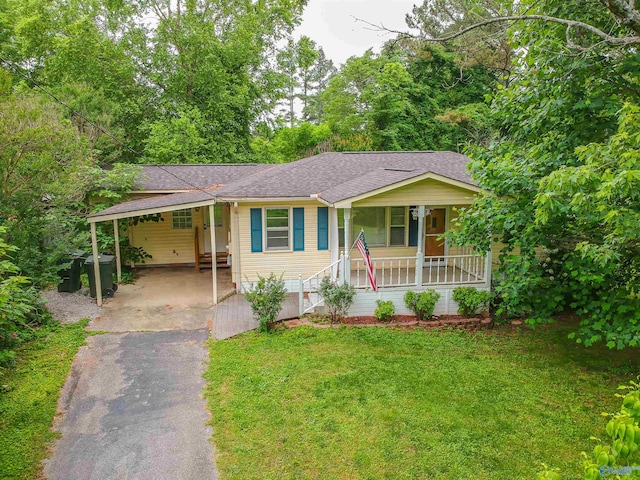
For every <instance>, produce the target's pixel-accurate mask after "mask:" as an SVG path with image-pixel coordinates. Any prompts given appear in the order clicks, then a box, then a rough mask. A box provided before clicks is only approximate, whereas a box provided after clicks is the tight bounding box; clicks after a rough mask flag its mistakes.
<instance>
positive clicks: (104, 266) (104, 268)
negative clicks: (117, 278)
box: [84, 254, 118, 298]
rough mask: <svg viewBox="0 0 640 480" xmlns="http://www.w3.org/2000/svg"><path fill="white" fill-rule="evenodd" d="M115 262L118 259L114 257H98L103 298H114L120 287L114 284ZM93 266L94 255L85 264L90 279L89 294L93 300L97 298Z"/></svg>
mask: <svg viewBox="0 0 640 480" xmlns="http://www.w3.org/2000/svg"><path fill="white" fill-rule="evenodd" d="M115 260H116V257H114V256H113V255H104V254H103V255H98V262H99V264H100V283H101V286H102V296H103V297H105V298H109V297H113V294H114V293H115V291H116V290H117V289H118V285H117V284H115V283H114V282H113V270H114V267H115ZM93 265H94V260H93V255H89V256H88V257H87V260H86V261H85V262H84V266H85V269H86V271H87V276H88V277H89V293H90V295H91V297H92V298H96V280H95V273H94V267H93Z"/></svg>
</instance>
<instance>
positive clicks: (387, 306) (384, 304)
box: [373, 300, 396, 322]
mask: <svg viewBox="0 0 640 480" xmlns="http://www.w3.org/2000/svg"><path fill="white" fill-rule="evenodd" d="M376 305H377V306H378V307H377V308H376V311H375V312H374V313H373V314H374V315H375V317H376V318H377V319H378V320H379V321H381V322H388V321H389V320H391V317H393V316H394V315H395V314H396V308H395V307H394V306H393V302H392V301H391V300H386V301H384V300H376Z"/></svg>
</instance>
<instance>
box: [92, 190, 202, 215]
mask: <svg viewBox="0 0 640 480" xmlns="http://www.w3.org/2000/svg"><path fill="white" fill-rule="evenodd" d="M214 190H215V188H209V189H204V190H193V191H190V192H185V193H169V194H166V195H156V196H153V197H147V198H140V199H138V200H129V201H128V202H123V203H119V204H117V205H114V206H113V207H109V208H107V209H106V210H103V211H101V212H99V213H94V214H93V215H89V216H88V217H87V218H88V220H89V222H90V223H94V222H103V221H106V220H117V219H119V218H129V217H134V216H138V215H152V214H154V213H161V212H170V211H173V210H181V209H183V208H191V207H201V206H204V205H211V204H213V203H215V199H214V197H213V193H212V192H213V191H214Z"/></svg>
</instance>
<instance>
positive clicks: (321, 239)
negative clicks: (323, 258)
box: [318, 207, 329, 250]
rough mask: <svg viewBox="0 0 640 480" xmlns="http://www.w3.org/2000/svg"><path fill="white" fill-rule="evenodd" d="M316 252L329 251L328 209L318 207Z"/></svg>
mask: <svg viewBox="0 0 640 480" xmlns="http://www.w3.org/2000/svg"><path fill="white" fill-rule="evenodd" d="M318 250H329V208H328V207H318Z"/></svg>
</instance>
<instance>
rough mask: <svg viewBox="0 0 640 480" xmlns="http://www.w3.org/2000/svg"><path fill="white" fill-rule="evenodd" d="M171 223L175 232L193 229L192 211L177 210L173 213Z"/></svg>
mask: <svg viewBox="0 0 640 480" xmlns="http://www.w3.org/2000/svg"><path fill="white" fill-rule="evenodd" d="M171 221H172V225H173V228H174V230H179V229H184V228H192V226H193V221H192V220H191V209H190V208H186V209H184V210H175V211H173V212H171Z"/></svg>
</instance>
